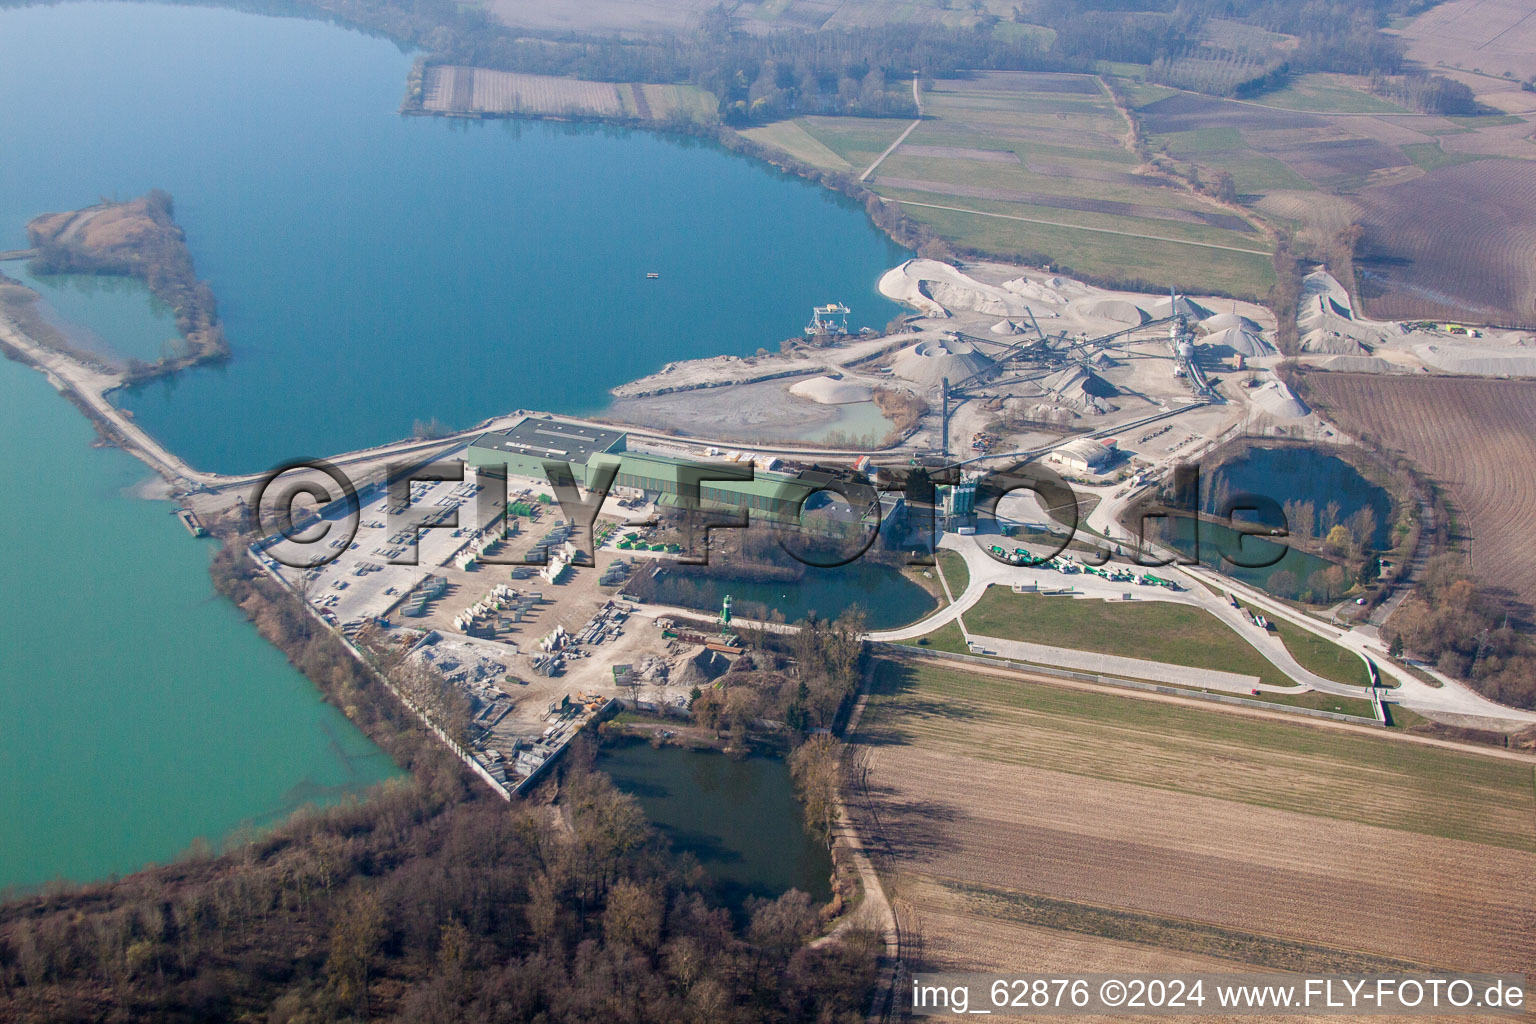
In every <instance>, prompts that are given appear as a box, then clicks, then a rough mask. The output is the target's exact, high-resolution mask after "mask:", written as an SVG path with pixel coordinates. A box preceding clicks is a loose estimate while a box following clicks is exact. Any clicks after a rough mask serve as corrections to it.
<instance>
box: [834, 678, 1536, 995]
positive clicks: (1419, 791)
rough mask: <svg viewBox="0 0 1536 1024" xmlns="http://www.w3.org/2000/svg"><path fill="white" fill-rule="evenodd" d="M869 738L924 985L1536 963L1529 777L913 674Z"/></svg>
mask: <svg viewBox="0 0 1536 1024" xmlns="http://www.w3.org/2000/svg"><path fill="white" fill-rule="evenodd" d="M857 738H858V739H859V740H860V741H861V742H862V743H863V744H864V745H865V748H866V749H867V751H868V755H869V758H870V765H871V768H870V772H869V773H868V803H867V805H865V808H864V809H863V810H860V811H859V813H861V814H863V815H864V817H865V820H864V826H865V828H866V830H867V831H869V832H870V833H871V835H872V838H873V840H874V842H873V843H872V846H873V848H874V849H875V850H876V851H877V853H878V854H879V861H880V865H881V868H882V872H883V873H884V874H885V875H886V876H887V877H889V878H891V879H892V880H893V883H894V884H893V889H894V892H895V893H896V897H897V902H898V905H899V906H901V907H902V908H903V909H904V910H905V911H906V913H905V915H904V918H903V923H904V925H905V927H906V928H907V930H908V932H910V933H914V934H917V935H920V941H919V942H916V943H914V946H915V947H916V948H919V949H921V950H923V954H922V955H923V958H924V959H925V961H927V962H926V963H925V966H929V965H931V966H934V967H950V968H958V967H964V968H968V969H972V970H978V969H983V968H984V967H993V968H1011V969H1015V970H1017V969H1019V964H1020V963H1025V962H1027V963H1028V964H1030V966H1031V968H1034V967H1035V966H1036V965H1055V966H1063V967H1065V966H1067V964H1066V963H1065V962H1063V961H1065V960H1068V959H1070V958H1072V957H1074V956H1081V957H1085V958H1086V959H1087V960H1088V961H1089V962H1093V963H1099V964H1104V965H1106V967H1117V966H1118V967H1121V968H1124V967H1125V965H1127V964H1132V965H1136V966H1138V967H1139V966H1140V965H1142V964H1150V963H1155V962H1159V960H1160V961H1161V962H1162V963H1169V962H1170V961H1172V962H1173V963H1175V964H1177V963H1181V962H1188V963H1191V964H1201V965H1205V966H1206V969H1211V968H1210V966H1209V965H1211V964H1212V963H1214V962H1220V963H1225V964H1229V965H1235V964H1245V965H1251V966H1253V967H1257V968H1264V969H1276V970H1309V971H1321V970H1344V971H1357V970H1358V971H1391V970H1400V969H1402V968H1403V966H1404V965H1407V964H1414V965H1424V966H1430V967H1436V968H1443V969H1457V968H1462V969H1472V968H1478V969H1517V970H1524V969H1527V968H1528V967H1529V965H1530V964H1531V963H1532V962H1536V904H1533V900H1536V838H1533V825H1536V796H1533V794H1532V790H1531V770H1532V766H1531V763H1530V762H1529V761H1526V760H1520V759H1515V758H1499V757H1494V756H1488V755H1482V754H1476V753H1471V752H1466V753H1463V752H1460V751H1454V750H1448V749H1443V748H1436V747H1429V746H1423V745H1419V744H1412V743H1405V742H1401V741H1394V740H1390V739H1387V738H1378V737H1375V736H1370V735H1365V734H1363V733H1356V732H1351V731H1344V730H1334V729H1324V728H1318V727H1313V726H1306V725H1292V724H1289V723H1279V722H1270V721H1267V720H1261V719H1257V718H1253V717H1249V716H1243V715H1237V714H1229V713H1226V712H1222V711H1207V710H1204V709H1196V708H1191V707H1187V706H1184V705H1180V704H1177V703H1171V702H1167V701H1157V700H1145V699H1139V698H1134V697H1123V696H1119V695H1116V694H1108V693H1101V692H1095V691H1093V690H1091V689H1075V688H1071V687H1061V686H1055V685H1040V684H1036V683H1033V682H1027V681H1024V680H1023V679H1022V678H1020V677H1018V676H1016V675H1011V674H1008V673H1002V672H997V673H990V674H988V673H985V672H982V671H975V672H973V671H970V670H966V671H959V670H952V669H948V668H943V667H938V666H933V665H929V664H909V663H904V662H896V661H882V662H880V663H879V664H878V665H877V685H876V690H875V692H874V694H873V695H872V697H871V699H870V703H869V706H868V709H867V711H866V713H865V716H864V719H863V722H862V723H861V726H860V731H859V734H858V737H857ZM854 806H855V809H856V810H858V809H859V802H858V801H855V805H854ZM978 938H979V939H980V941H979V942H978ZM999 950H1000V952H999ZM1008 955H1013V956H1015V957H1016V959H1015V961H1014V962H1012V963H998V962H995V960H996V959H997V958H999V957H1006V956H1008Z"/></svg>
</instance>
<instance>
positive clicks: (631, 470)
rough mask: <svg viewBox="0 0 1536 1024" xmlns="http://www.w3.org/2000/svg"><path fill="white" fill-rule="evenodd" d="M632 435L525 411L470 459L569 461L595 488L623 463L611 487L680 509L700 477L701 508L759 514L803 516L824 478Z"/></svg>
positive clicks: (492, 465)
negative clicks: (661, 445)
mask: <svg viewBox="0 0 1536 1024" xmlns="http://www.w3.org/2000/svg"><path fill="white" fill-rule="evenodd" d="M627 442H628V435H626V434H625V433H624V432H622V431H617V430H603V429H599V428H593V427H586V426H583V425H580V424H575V423H567V422H565V421H562V420H546V419H534V418H533V417H525V418H524V419H522V420H520V421H519V422H518V423H517V424H516V425H514V426H513V427H512V428H511V429H510V430H506V431H489V432H487V433H484V434H481V435H480V436H479V437H477V438H475V440H474V441H472V442H470V445H469V454H468V456H467V458H466V461H467V463H468V464H469V465H470V466H472V467H474V468H476V469H501V470H504V471H505V472H506V473H507V475H508V476H521V477H530V478H532V479H536V480H546V479H548V476H547V474H546V473H545V471H544V464H545V463H546V462H559V463H565V464H567V465H569V466H570V467H571V474H572V476H573V477H574V478H575V480H576V482H577V484H579V485H580V486H581V487H582V488H583V489H586V490H590V489H591V487H592V483H593V482H594V481H595V480H596V479H597V476H598V474H599V473H600V472H602V471H603V470H605V469H606V468H607V467H610V466H617V467H618V472H617V475H616V476H615V477H614V480H613V484H612V488H611V492H612V493H616V494H636V495H644V496H645V497H646V498H647V499H648V500H650V501H654V502H656V503H657V504H660V505H670V506H673V507H682V504H683V500H684V498H683V491H684V489H685V487H686V485H687V484H688V483H689V482H690V481H695V482H697V485H698V499H699V507H700V508H702V509H704V510H706V511H713V512H735V511H740V510H741V509H748V510H750V512H751V514H752V515H753V516H754V517H755V518H768V519H773V520H778V521H791V522H792V521H798V520H799V519H800V516H801V510H802V507H803V506H804V504H805V499H806V498H807V497H809V496H810V495H811V494H813V493H815V492H816V491H817V490H819V489H820V484H818V483H816V482H812V481H807V480H801V479H797V478H795V477H790V476H784V475H783V474H780V473H764V472H757V473H754V472H753V468H752V466H751V465H750V464H736V463H728V464H725V465H723V466H721V465H718V464H714V465H712V464H710V463H707V462H692V461H689V460H687V459H677V458H672V457H670V456H666V455H655V454H651V453H649V452H631V451H626V447H627ZM711 471H719V472H720V474H721V475H725V474H728V473H739V474H742V475H744V476H747V475H750V476H752V479H750V480H708V479H706V480H700V479H699V478H700V476H701V475H704V476H708V475H709V473H710V472H711Z"/></svg>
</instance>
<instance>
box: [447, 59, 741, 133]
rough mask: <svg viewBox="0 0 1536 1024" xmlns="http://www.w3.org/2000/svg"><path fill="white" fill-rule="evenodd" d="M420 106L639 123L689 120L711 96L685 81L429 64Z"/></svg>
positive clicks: (704, 110)
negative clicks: (568, 75)
mask: <svg viewBox="0 0 1536 1024" xmlns="http://www.w3.org/2000/svg"><path fill="white" fill-rule="evenodd" d="M421 103H422V109H423V110H427V111H430V112H432V113H439V114H478V115H487V116H495V115H513V114H521V115H527V116H531V117H611V118H634V119H636V120H640V121H661V120H668V119H672V118H676V117H682V118H683V119H685V120H686V119H689V118H691V117H693V116H694V115H700V116H703V115H707V114H710V113H712V112H713V110H714V100H713V98H712V97H711V96H710V95H709V94H708V93H705V92H704V91H702V90H700V89H696V88H694V87H693V86H687V85H648V84H641V83H638V82H619V83H614V82H588V81H583V80H581V79H576V78H558V77H555V76H552V75H527V74H522V73H519V72H513V71H492V70H490V69H488V68H473V67H460V66H455V65H446V64H445V65H432V66H430V67H428V68H427V69H426V72H425V75H424V77H423V82H422V100H421Z"/></svg>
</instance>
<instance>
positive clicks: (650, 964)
mask: <svg viewBox="0 0 1536 1024" xmlns="http://www.w3.org/2000/svg"><path fill="white" fill-rule="evenodd" d="M238 548H239V545H238V543H237V544H235V545H234V546H232V547H231V548H227V549H226V550H225V552H224V553H222V554H221V555H220V556H219V557H218V558H217V559H216V561H215V565H214V578H215V582H216V584H217V586H218V587H219V589H220V590H221V591H222V592H223V593H224V594H226V595H227V596H228V597H230V598H231V599H232V600H234V601H235V603H236V604H237V605H239V606H240V607H241V608H242V609H243V610H244V611H245V612H246V613H247V614H248V615H250V616H251V617H252V618H253V620H254V621H255V622H256V624H257V626H258V628H259V629H261V631H262V632H263V633H264V634H266V635H267V636H268V637H269V638H271V639H273V640H274V641H276V642H278V643H279V645H280V646H282V647H283V648H284V650H286V651H287V652H288V653H289V655H290V657H292V658H293V660H294V661H295V663H296V664H297V665H299V666H300V667H301V668H302V669H303V670H304V671H305V672H306V673H307V674H308V675H309V676H310V678H312V679H314V680H315V682H316V683H317V684H318V685H319V686H320V687H321V689H322V690H323V691H324V692H325V694H326V696H327V698H328V699H330V700H332V701H333V702H335V703H337V704H338V705H340V706H342V707H343V708H345V709H346V711H347V713H348V715H349V716H350V717H352V718H353V720H354V721H356V722H357V723H358V724H359V725H360V726H361V727H362V728H363V729H364V730H365V731H367V732H368V734H369V735H370V736H371V737H372V738H373V739H374V740H375V741H377V742H379V743H380V744H381V745H382V746H384V748H385V749H386V750H388V751H389V752H390V753H391V755H392V756H393V757H394V758H395V760H396V761H397V762H398V763H400V764H401V765H403V766H405V767H407V768H408V769H409V770H410V772H411V776H410V778H409V779H408V780H405V781H396V782H392V783H388V784H386V785H384V786H383V787H381V788H380V789H379V790H378V791H376V792H375V793H374V794H373V795H372V796H370V798H369V799H368V800H367V801H366V802H364V803H356V804H348V805H345V806H342V807H337V808H333V809H330V810H327V811H323V812H306V813H302V814H300V815H298V816H297V817H295V818H294V819H292V820H290V821H288V822H287V823H285V824H284V825H282V826H280V827H279V828H277V829H276V830H275V831H272V832H269V833H265V834H263V835H261V836H258V837H255V838H251V839H249V840H248V841H242V842H237V843H235V844H234V845H233V848H232V849H231V850H230V851H229V852H227V853H225V854H223V855H221V856H214V855H212V854H211V853H210V852H209V851H208V849H207V847H206V845H205V844H200V845H201V848H200V849H198V848H194V850H192V851H191V852H190V853H189V854H188V855H187V856H186V857H184V858H183V859H182V860H181V861H179V862H178V863H176V864H173V865H169V866H166V867H162V868H151V869H148V870H145V871H142V872H139V873H137V874H134V875H132V876H129V877H128V878H126V879H123V880H121V881H118V882H108V883H102V884H98V885H92V886H86V887H83V888H78V889H69V888H60V889H58V890H57V891H50V892H45V893H43V894H40V895H36V896H31V897H26V898H22V899H15V900H12V901H10V902H9V903H7V904H5V905H4V906H0V1020H5V1021H11V1020H15V1021H49V1022H54V1021H86V1020H92V1021H95V1020H153V1021H201V1020H232V1019H259V1020H264V1021H271V1022H319V1021H340V1020H361V1019H381V1020H399V1021H424V1022H425V1021H431V1022H451V1021H475V1022H480V1021H491V1022H494V1021H519V1022H538V1021H548V1022H554V1021H559V1022H568V1021H570V1022H575V1021H591V1022H594V1024H596V1022H602V1024H608V1022H650V1021H656V1022H663V1021H665V1022H676V1021H682V1022H699V1024H704V1022H710V1024H715V1022H741V1024H748V1022H755V1021H816V1022H840V1021H849V1022H852V1021H855V1020H860V1019H862V1011H863V1009H864V1008H865V1007H866V1006H867V1005H868V999H869V995H870V992H871V989H872V985H873V980H874V965H875V956H876V951H877V945H878V943H877V941H876V939H875V937H873V936H870V935H867V934H864V933H859V932H852V933H845V934H844V935H843V937H842V938H841V939H840V940H839V941H837V942H833V943H828V944H824V945H821V946H818V947H817V948H815V949H810V948H807V947H806V945H805V943H806V940H807V939H809V938H810V937H811V936H812V935H814V934H816V933H817V932H818V931H819V930H820V929H821V928H822V927H823V922H822V920H821V917H820V914H819V913H818V910H817V908H815V907H813V906H812V905H811V903H810V900H809V898H808V897H807V896H805V894H803V893H799V892H793V891H792V892H790V893H787V894H785V895H784V896H783V897H781V898H780V899H778V900H776V901H769V902H762V903H760V904H758V905H756V906H752V907H749V908H748V916H747V920H746V921H745V922H743V923H740V924H737V923H734V922H733V920H732V917H731V915H730V914H729V913H728V912H727V911H726V910H725V909H723V908H721V907H718V906H715V905H714V904H713V903H712V902H711V897H710V893H711V888H712V887H711V883H710V881H709V879H708V876H707V875H705V874H704V872H703V871H702V869H700V868H699V866H698V864H697V862H696V861H693V860H692V858H689V857H681V858H680V857H677V856H675V855H674V854H673V853H672V852H671V850H670V849H669V848H668V847H667V845H666V844H665V843H664V842H663V841H662V840H661V839H659V838H658V836H657V835H656V833H654V832H653V831H652V829H651V828H650V826H649V825H648V824H647V822H646V820H645V817H644V815H643V814H642V812H641V811H640V808H639V806H638V804H637V803H636V802H635V800H634V799H633V798H631V797H629V796H627V795H626V794H623V793H621V792H619V791H618V790H616V789H615V788H614V787H613V785H612V784H611V782H610V781H609V780H608V779H607V777H606V776H604V775H601V774H600V773H597V772H594V771H592V770H591V761H592V752H591V750H590V749H577V750H574V751H572V753H571V754H570V755H568V757H567V760H566V762H565V764H564V766H563V772H562V777H561V779H560V780H559V783H558V792H556V791H555V787H554V784H551V783H546V784H545V791H544V792H543V793H542V795H541V798H536V799H534V800H532V801H527V802H518V803H515V804H512V805H510V806H509V805H508V804H507V803H506V802H504V801H502V800H501V799H499V798H497V797H495V796H494V795H492V794H491V793H489V792H488V791H487V790H486V789H485V788H484V787H483V786H482V785H480V784H479V783H478V782H474V781H473V780H470V779H469V778H468V777H467V775H466V773H465V772H464V771H463V770H462V766H461V765H460V764H459V762H458V761H457V760H456V759H455V758H453V757H452V756H451V755H450V754H449V753H448V752H447V751H446V750H445V749H444V748H443V746H442V745H441V744H440V743H439V742H438V741H437V740H436V739H435V738H433V737H431V736H430V735H429V734H427V733H426V732H425V730H423V729H422V728H420V727H419V726H418V725H417V724H416V723H415V721H414V720H413V719H411V718H410V717H409V716H407V715H406V714H405V713H404V712H403V710H402V709H401V707H400V705H399V704H398V702H396V701H395V700H394V699H393V698H392V697H390V695H389V694H388V693H387V691H386V690H385V689H384V687H383V685H382V684H381V683H380V682H379V680H378V679H377V677H375V676H373V675H372V674H371V673H370V672H368V671H367V670H365V669H363V668H362V667H361V666H359V665H358V663H357V662H356V661H355V660H353V659H352V658H351V657H349V656H348V655H347V654H346V653H345V652H344V651H343V650H342V649H341V648H340V646H339V645H338V644H337V643H336V641H335V640H334V638H332V637H331V635H330V634H329V633H328V632H326V631H323V630H319V629H316V628H314V627H313V626H312V625H311V624H310V620H309V619H308V618H307V617H306V616H304V614H303V613H302V612H301V611H300V610H299V608H298V606H297V603H296V602H295V601H293V600H292V599H291V598H288V597H286V596H285V595H284V594H283V593H282V592H281V591H278V590H277V589H276V588H275V585H274V584H272V583H271V582H270V581H268V580H266V579H264V578H262V577H260V576H257V575H255V574H253V573H251V572H250V571H249V569H248V567H247V563H245V562H244V560H242V559H241V558H239V557H238V556H237V554H236V552H237V551H238ZM808 650H810V652H811V653H812V654H815V653H816V652H818V651H820V650H821V647H819V646H817V647H813V648H809V649H808ZM818 656H819V655H818ZM855 660H857V659H856V657H855ZM817 751H820V752H821V753H823V754H826V755H827V756H825V757H820V758H818V757H815V756H813V754H814V753H816V752H817ZM835 754H836V751H835V749H834V748H830V747H829V746H828V744H826V743H822V744H821V745H820V746H819V747H816V748H813V750H812V752H810V753H807V754H806V755H803V756H802V757H801V758H800V761H801V763H802V764H803V765H804V766H809V767H802V769H801V770H800V771H799V772H798V774H799V775H801V776H802V785H803V786H806V787H809V788H807V790H806V791H807V793H808V795H810V796H812V797H815V795H816V794H818V793H819V794H821V797H820V799H819V800H813V801H812V806H813V807H815V808H819V810H818V811H817V813H818V814H821V815H823V818H825V815H826V814H827V813H829V812H828V806H829V805H828V800H829V799H830V796H829V793H830V790H829V789H828V784H829V781H831V780H832V779H833V778H834V776H833V775H832V774H831V773H832V772H834V771H835V764H836V757H835ZM556 795H558V797H559V802H558V804H553V805H552V804H549V803H548V802H547V800H548V798H549V797H553V796H556Z"/></svg>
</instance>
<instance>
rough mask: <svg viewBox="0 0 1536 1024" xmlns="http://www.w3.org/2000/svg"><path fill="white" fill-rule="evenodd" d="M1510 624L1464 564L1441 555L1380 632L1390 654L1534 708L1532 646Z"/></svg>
mask: <svg viewBox="0 0 1536 1024" xmlns="http://www.w3.org/2000/svg"><path fill="white" fill-rule="evenodd" d="M1518 627H1519V624H1518V623H1515V624H1514V625H1511V618H1510V614H1509V612H1508V610H1507V607H1506V606H1505V605H1504V604H1503V602H1501V601H1499V600H1497V598H1496V597H1495V596H1494V595H1491V594H1489V593H1487V592H1486V591H1484V590H1483V589H1481V588H1479V587H1478V585H1477V584H1476V583H1475V582H1474V581H1473V580H1472V578H1471V575H1470V574H1469V573H1468V571H1467V566H1466V563H1465V561H1464V560H1463V559H1462V558H1461V557H1460V556H1457V555H1454V554H1445V555H1441V556H1439V557H1437V558H1434V559H1432V560H1431V561H1430V562H1429V564H1428V565H1427V566H1426V567H1425V570H1424V575H1423V579H1422V580H1421V581H1420V583H1419V585H1418V587H1417V588H1416V589H1415V590H1414V592H1413V593H1412V594H1411V595H1409V597H1408V598H1407V600H1405V601H1403V603H1402V604H1401V605H1399V606H1398V608H1397V610H1396V611H1395V612H1393V614H1392V617H1391V618H1390V619H1388V620H1387V623H1386V625H1385V626H1384V627H1383V628H1382V636H1383V637H1385V638H1386V639H1387V641H1388V643H1389V644H1391V650H1392V652H1393V653H1394V654H1408V655H1410V656H1413V657H1417V658H1421V659H1423V660H1425V661H1427V662H1430V663H1431V664H1433V665H1435V667H1436V668H1438V669H1439V670H1440V671H1442V672H1445V673H1447V674H1448V675H1453V676H1456V677H1458V678H1461V679H1466V680H1467V681H1468V682H1469V683H1471V685H1472V686H1473V687H1474V688H1476V689H1477V690H1478V691H1479V692H1481V693H1482V694H1483V695H1484V696H1487V697H1489V698H1491V699H1493V700H1496V701H1499V702H1500V703H1503V704H1510V705H1513V706H1514V707H1518V708H1536V643H1533V642H1532V640H1531V638H1530V637H1529V636H1528V635H1525V634H1523V633H1522V632H1521V631H1520V629H1519V628H1518Z"/></svg>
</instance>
